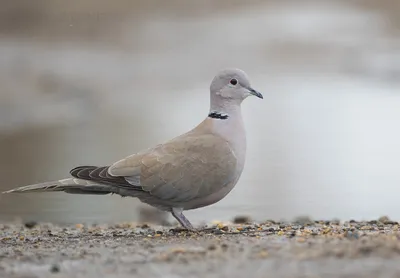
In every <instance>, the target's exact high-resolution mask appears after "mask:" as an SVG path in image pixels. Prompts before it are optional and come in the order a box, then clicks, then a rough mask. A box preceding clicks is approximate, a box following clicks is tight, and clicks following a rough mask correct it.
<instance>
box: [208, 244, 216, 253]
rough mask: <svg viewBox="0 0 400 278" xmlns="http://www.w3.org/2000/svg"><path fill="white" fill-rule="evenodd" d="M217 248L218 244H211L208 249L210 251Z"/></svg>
mask: <svg viewBox="0 0 400 278" xmlns="http://www.w3.org/2000/svg"><path fill="white" fill-rule="evenodd" d="M215 249H217V246H215V245H214V244H211V245H210V246H208V250H210V251H214V250H215Z"/></svg>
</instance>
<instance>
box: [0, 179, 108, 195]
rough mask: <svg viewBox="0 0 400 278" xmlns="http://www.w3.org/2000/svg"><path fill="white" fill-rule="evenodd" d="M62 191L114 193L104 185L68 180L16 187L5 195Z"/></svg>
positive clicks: (80, 180) (81, 180)
mask: <svg viewBox="0 0 400 278" xmlns="http://www.w3.org/2000/svg"><path fill="white" fill-rule="evenodd" d="M54 191H64V192H66V193H70V194H95V195H99V194H100V195H102V194H110V193H114V190H113V187H111V186H109V185H106V184H99V183H95V182H93V181H87V180H83V179H76V178H69V179H63V180H58V181H50V182H44V183H38V184H32V185H27V186H22V187H18V188H15V189H12V190H9V191H5V192H3V194H5V193H31V192H32V193H33V192H54Z"/></svg>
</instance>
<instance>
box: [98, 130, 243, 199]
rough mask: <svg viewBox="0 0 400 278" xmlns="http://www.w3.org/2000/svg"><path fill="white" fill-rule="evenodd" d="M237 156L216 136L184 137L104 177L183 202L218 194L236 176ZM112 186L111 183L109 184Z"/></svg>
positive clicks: (121, 163)
mask: <svg viewBox="0 0 400 278" xmlns="http://www.w3.org/2000/svg"><path fill="white" fill-rule="evenodd" d="M236 164H237V159H236V156H235V154H234V152H233V150H232V148H231V147H230V145H229V143H228V142H227V141H226V140H224V139H222V138H221V137H219V136H218V135H215V134H211V133H210V134H202V135H199V134H190V133H189V134H185V135H184V136H180V137H177V138H175V139H173V140H171V141H169V142H167V143H165V144H162V145H158V146H156V147H155V148H153V149H150V150H148V151H146V152H143V153H139V154H136V155H132V156H129V157H127V158H125V159H122V160H120V161H118V162H116V163H114V164H113V165H111V166H110V167H108V168H107V173H103V176H105V177H108V178H111V179H114V178H115V179H120V180H121V181H126V182H124V184H121V185H122V186H124V187H131V188H132V189H138V188H140V189H141V190H143V191H146V192H149V193H150V194H151V195H153V196H157V197H158V198H160V199H162V200H168V201H172V202H183V201H188V200H192V199H195V198H201V197H204V196H207V195H209V194H212V193H214V192H217V191H218V190H220V189H221V188H222V187H224V186H225V185H227V184H229V183H230V182H232V181H233V180H234V178H235V176H236ZM110 182H112V181H111V180H110Z"/></svg>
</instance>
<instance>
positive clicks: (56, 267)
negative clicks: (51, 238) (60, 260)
mask: <svg viewBox="0 0 400 278" xmlns="http://www.w3.org/2000/svg"><path fill="white" fill-rule="evenodd" d="M50 272H51V273H58V272H60V266H59V265H58V264H53V265H52V266H51V267H50Z"/></svg>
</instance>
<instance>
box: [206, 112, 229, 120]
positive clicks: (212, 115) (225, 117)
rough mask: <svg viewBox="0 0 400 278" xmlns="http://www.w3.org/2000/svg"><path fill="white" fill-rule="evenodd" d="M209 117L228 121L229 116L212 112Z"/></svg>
mask: <svg viewBox="0 0 400 278" xmlns="http://www.w3.org/2000/svg"><path fill="white" fill-rule="evenodd" d="M208 117H210V118H213V119H219V120H226V119H228V117H229V116H228V115H226V114H221V113H218V112H210V114H208Z"/></svg>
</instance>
